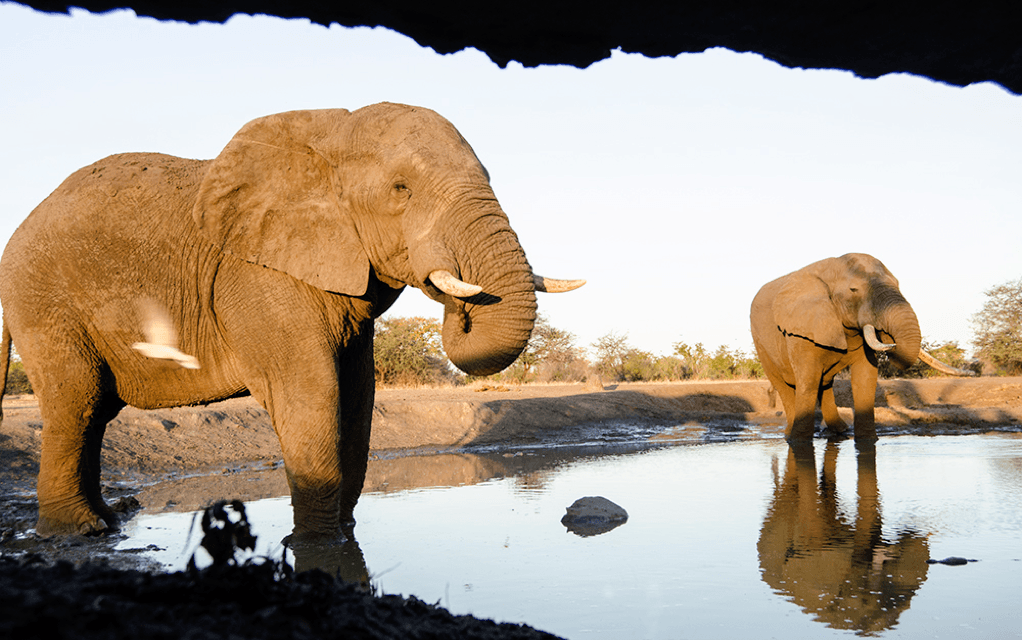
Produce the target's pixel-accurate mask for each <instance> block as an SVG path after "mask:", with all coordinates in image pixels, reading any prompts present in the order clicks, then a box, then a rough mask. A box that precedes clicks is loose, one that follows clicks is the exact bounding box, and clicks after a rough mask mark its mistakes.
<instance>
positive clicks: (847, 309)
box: [751, 253, 971, 442]
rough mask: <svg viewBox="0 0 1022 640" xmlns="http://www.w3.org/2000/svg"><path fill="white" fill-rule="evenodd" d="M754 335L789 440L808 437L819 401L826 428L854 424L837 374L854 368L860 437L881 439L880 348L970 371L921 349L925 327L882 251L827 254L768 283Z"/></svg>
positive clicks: (906, 362) (894, 356)
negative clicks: (841, 399) (841, 409)
mask: <svg viewBox="0 0 1022 640" xmlns="http://www.w3.org/2000/svg"><path fill="white" fill-rule="evenodd" d="M751 324H752V339H753V343H754V344H755V346H756V353H757V354H758V355H759V359H760V362H761V363H762V364H763V370H764V371H765V372H766V375H767V378H769V379H770V382H771V383H772V384H773V386H774V388H775V389H776V390H777V393H778V395H780V397H781V404H783V405H784V413H785V415H786V417H787V420H788V426H787V430H786V431H785V436H786V437H787V439H788V440H789V441H799V440H808V439H810V438H812V436H813V432H814V430H815V417H816V406H817V403H819V405H820V409H821V412H822V413H823V420H824V422H825V423H826V425H827V427H829V428H830V429H831V430H833V431H835V432H837V433H844V432H845V431H847V430H848V425H847V424H846V423H845V422H844V420H842V419H841V417H840V416H839V415H838V411H837V405H836V403H835V401H834V389H833V384H834V376H836V375H837V374H838V373H839V372H841V371H843V370H845V369H850V370H851V375H852V398H853V402H854V409H855V413H854V415H855V418H854V429H855V438H856V441H860V442H872V441H874V440H876V425H875V421H874V412H873V407H874V402H875V396H876V385H877V353H880V352H886V353H887V356H888V357H889V358H890V359H891V361H892V362H893V363H894V364H895V365H896V366H897V367H899V368H901V369H907V368H908V367H910V366H912V365H913V364H915V362H916V361H917V360H919V359H922V360H923V362H925V363H926V364H928V365H930V366H931V367H934V368H936V369H938V370H940V371H942V372H944V373H949V374H952V375H971V373H970V372H967V371H962V370H959V369H954V368H952V367H949V366H947V365H945V364H943V363H941V362H939V361H937V360H935V359H934V358H933V357H932V356H930V355H929V354H927V353H926V352H925V351H922V350H921V349H920V346H921V344H922V334H921V333H920V331H919V321H918V320H917V319H916V314H915V312H914V311H913V310H912V307H911V305H909V303H908V301H907V300H905V298H904V296H902V295H901V291H900V290H899V288H898V280H897V279H896V278H895V277H894V276H893V275H892V274H891V272H890V271H888V270H887V267H885V266H884V265H883V263H882V262H880V261H879V260H877V259H876V258H874V257H872V256H869V255H866V254H863V253H849V254H846V255H843V256H841V257H839V258H826V259H824V260H820V261H819V262H814V263H813V264H811V265H809V266H807V267H803V268H802V269H799V270H798V271H795V272H793V273H789V274H788V275H786V276H782V277H780V278H778V279H776V280H774V281H772V282H768V283H767V284H765V285H763V288H762V289H760V290H759V293H757V294H756V297H755V298H754V299H753V301H752V312H751Z"/></svg>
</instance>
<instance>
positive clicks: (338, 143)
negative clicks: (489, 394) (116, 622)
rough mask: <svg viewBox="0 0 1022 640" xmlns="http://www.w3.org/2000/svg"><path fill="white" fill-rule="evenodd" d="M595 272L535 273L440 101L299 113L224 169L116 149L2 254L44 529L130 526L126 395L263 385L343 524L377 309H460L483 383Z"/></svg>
mask: <svg viewBox="0 0 1022 640" xmlns="http://www.w3.org/2000/svg"><path fill="white" fill-rule="evenodd" d="M582 282H583V281H553V280H545V279H543V278H542V277H540V276H537V275H535V274H534V273H533V271H532V268H531V267H530V265H529V263H528V262H527V261H526V258H525V253H524V251H523V250H522V247H521V246H520V245H519V242H518V238H517V236H516V235H515V233H514V231H513V230H512V229H511V226H510V225H509V223H508V219H507V216H506V215H505V214H504V212H503V211H502V210H501V207H500V205H499V204H498V202H497V199H496V197H495V196H494V194H493V191H492V189H491V188H490V183H489V176H488V174H487V172H486V169H485V168H484V167H483V165H482V164H481V163H480V162H479V160H478V159H477V158H476V155H475V153H474V152H473V150H472V148H471V147H470V146H469V144H468V143H467V142H466V141H465V139H464V138H462V136H461V135H460V134H459V133H458V131H457V130H456V129H455V128H454V126H453V125H451V123H450V122H448V121H447V120H445V119H444V118H442V117H441V116H440V115H438V114H436V113H434V112H432V111H430V110H428V109H422V108H416V107H410V106H405V105H398V104H389V103H384V104H377V105H372V106H368V107H364V108H362V109H358V110H356V111H352V112H349V111H347V110H342V109H329V110H314V111H293V112H288V113H281V114H277V115H271V116H267V117H264V118H259V119H257V120H254V121H252V122H250V123H248V124H247V125H245V126H244V127H243V128H242V129H241V130H240V131H239V132H238V133H237V134H236V135H235V136H234V138H233V139H231V141H230V142H229V143H228V145H227V146H226V147H225V148H224V150H223V151H222V152H221V153H220V155H219V156H217V157H216V158H215V159H213V160H207V161H200V160H186V159H182V158H176V157H171V156H167V155H162V154H156V153H135V154H123V155H115V156H111V157H108V158H105V159H103V160H100V161H99V162H97V163H95V164H93V165H91V166H88V167H85V168H84V169H81V170H79V171H77V172H76V173H74V174H73V175H72V176H71V177H69V178H68V179H67V180H65V181H64V183H63V184H62V185H61V186H60V187H58V188H57V189H56V191H54V192H53V193H52V194H51V195H50V196H49V197H48V198H47V199H46V200H45V201H44V202H43V203H42V204H40V205H39V206H38V207H37V208H36V209H35V210H34V211H33V212H32V213H31V215H29V217H28V218H27V219H26V220H25V221H24V222H23V223H22V225H21V226H20V227H19V228H18V230H17V231H16V232H15V234H14V236H13V237H12V238H11V240H10V243H9V244H8V245H7V248H6V250H5V251H4V254H3V258H2V260H0V300H2V304H3V314H4V333H3V338H4V343H3V347H2V353H3V355H2V362H0V365H2V367H3V371H6V370H7V359H8V357H9V347H10V342H11V339H12V338H13V340H14V342H15V343H16V344H17V347H18V351H19V353H20V354H21V357H22V360H23V362H24V366H25V370H26V372H27V373H28V377H29V379H30V380H31V383H32V386H33V388H34V389H35V392H36V395H37V396H38V398H39V406H40V411H41V413H42V418H43V424H44V427H43V434H42V459H41V463H40V471H39V482H38V498H39V522H38V526H37V531H38V532H39V533H40V534H43V535H45V534H51V533H60V532H82V533H90V532H98V531H102V530H105V529H107V528H108V527H109V526H111V525H112V524H113V514H112V513H111V510H110V509H109V508H108V507H107V505H106V504H104V502H103V499H102V497H101V495H100V482H99V469H100V446H101V441H102V438H103V432H104V429H105V427H106V424H107V422H108V421H109V420H111V419H112V418H113V417H114V416H115V415H116V414H117V412H118V411H120V409H121V408H122V407H124V406H125V405H126V404H130V405H132V406H135V407H139V408H143V409H150V408H158V407H173V406H182V405H195V404H202V403H208V402H212V401H216V400H220V399H224V398H229V397H232V396H238V395H245V394H247V393H251V394H252V396H254V397H255V398H256V399H257V400H258V401H259V402H260V403H261V404H262V406H263V407H265V408H266V410H267V411H268V412H269V414H270V417H271V419H272V421H273V425H274V428H275V429H276V431H277V435H278V437H279V439H280V445H281V449H282V451H283V454H284V463H285V466H286V469H287V475H288V482H289V485H290V489H291V496H292V503H293V505H294V519H295V522H294V524H295V534H303V535H310V536H318V535H321V534H326V535H331V536H336V535H337V534H338V533H339V532H340V531H341V526H342V525H343V524H345V523H351V522H353V518H352V512H353V509H354V507H355V503H356V501H357V500H358V497H359V494H360V492H361V489H362V484H363V481H364V477H365V471H366V461H367V455H368V447H369V430H370V419H371V416H372V408H373V394H374V380H373V349H372V341H373V319H374V318H376V317H377V316H379V315H380V314H382V313H383V312H384V311H386V309H387V308H388V307H390V305H391V304H392V303H393V302H394V300H395V299H396V298H397V296H398V294H399V293H400V292H401V290H402V289H403V287H404V286H405V285H412V286H415V287H418V288H419V289H421V290H423V291H424V292H425V293H426V294H427V295H428V296H430V297H431V298H433V299H435V300H437V301H439V302H441V303H443V305H444V312H445V318H444V323H443V342H444V348H445V350H446V352H447V355H448V357H449V358H450V359H451V361H452V362H454V364H455V365H457V366H458V367H459V368H461V369H462V370H464V371H465V372H467V373H470V374H473V375H487V374H490V373H494V372H497V371H499V370H501V369H503V368H504V367H506V366H508V365H509V364H511V363H512V362H513V361H514V360H515V358H516V357H517V356H518V355H519V353H520V352H521V351H522V349H523V348H524V347H525V345H526V343H527V341H528V339H529V336H530V333H531V331H532V328H533V324H534V321H535V317H536V297H535V292H536V291H537V290H540V291H544V290H568V289H571V288H573V287H575V286H578V285H580V284H581V283H582ZM147 327H148V328H149V330H148V331H145V329H146V328H147ZM144 333H145V334H146V335H143V334H144ZM160 334H163V335H164V336H165V337H164V338H162V340H164V341H165V344H159V342H160V340H161V338H160V337H159V335H160ZM174 334H176V335H179V336H180V341H179V344H174V343H173V339H171V338H169V337H168V336H171V335H174ZM154 341H155V342H156V344H153V343H154ZM133 347H134V348H133ZM161 349H162V350H163V351H164V352H165V353H164V354H163V355H164V356H165V357H164V358H162V359H154V358H153V357H146V355H143V352H144V353H146V354H147V355H149V356H153V355H160V354H159V351H160V350H161Z"/></svg>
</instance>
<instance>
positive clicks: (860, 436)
mask: <svg viewBox="0 0 1022 640" xmlns="http://www.w3.org/2000/svg"><path fill="white" fill-rule="evenodd" d="M851 373H852V402H853V404H854V406H855V420H854V426H855V441H856V443H861V444H870V443H873V442H876V439H877V431H876V418H875V415H874V410H873V406H874V404H875V403H876V392H877V369H876V367H874V366H873V365H872V364H870V362H869V361H868V360H866V358H861V359H859V360H856V361H855V362H853V363H852V366H851Z"/></svg>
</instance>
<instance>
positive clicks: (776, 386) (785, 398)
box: [758, 349, 795, 433]
mask: <svg viewBox="0 0 1022 640" xmlns="http://www.w3.org/2000/svg"><path fill="white" fill-rule="evenodd" d="M758 352H759V353H760V354H764V353H765V351H764V350H763V349H758ZM760 363H761V364H762V365H763V372H764V373H766V377H767V380H769V381H770V384H771V386H772V387H773V390H774V392H775V393H776V394H777V397H779V398H780V399H781V407H782V408H783V409H784V416H785V419H786V420H787V421H788V433H790V431H791V425H792V418H794V416H795V390H794V389H792V388H791V387H790V386H789V385H788V383H787V382H785V380H784V376H783V375H781V371H780V369H779V368H778V367H777V365H775V364H774V362H773V361H772V360H770V359H769V357H766V356H764V355H760ZM768 393H769V392H768ZM773 406H774V405H773V404H771V407H773Z"/></svg>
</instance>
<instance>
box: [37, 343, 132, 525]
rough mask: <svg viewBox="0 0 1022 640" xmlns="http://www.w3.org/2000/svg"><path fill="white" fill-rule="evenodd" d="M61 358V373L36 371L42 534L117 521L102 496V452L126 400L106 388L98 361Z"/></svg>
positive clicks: (112, 523)
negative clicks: (40, 427) (76, 361)
mask: <svg viewBox="0 0 1022 640" xmlns="http://www.w3.org/2000/svg"><path fill="white" fill-rule="evenodd" d="M62 364H65V365H66V366H65V367H61V368H60V372H59V373H54V374H53V375H52V376H51V375H47V373H45V372H43V373H40V374H37V376H36V379H37V380H39V383H38V385H37V393H38V394H39V409H40V413H41V414H42V418H43V434H42V454H41V458H40V463H39V482H38V486H37V496H38V499H39V521H38V523H37V524H36V533H38V534H39V535H41V536H49V535H54V534H66V533H80V534H92V533H100V532H103V531H105V530H107V529H110V528H112V527H113V526H114V525H115V524H116V518H115V516H114V513H113V511H112V510H111V509H110V508H109V507H108V506H107V505H106V503H105V502H104V501H103V496H102V489H101V487H100V453H101V450H102V445H103V434H104V432H105V430H106V424H107V422H109V421H110V420H112V419H113V418H114V417H115V416H116V415H117V413H118V412H119V411H120V410H121V408H122V407H123V406H124V404H123V403H122V402H121V401H120V400H119V399H118V398H117V397H116V395H114V393H113V392H112V391H110V390H105V389H104V385H103V381H102V375H101V373H100V371H99V370H98V367H97V366H94V365H88V364H84V363H82V364H80V365H79V366H75V365H74V364H73V363H62ZM56 376H60V378H61V379H60V380H57V379H55V378H56Z"/></svg>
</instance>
